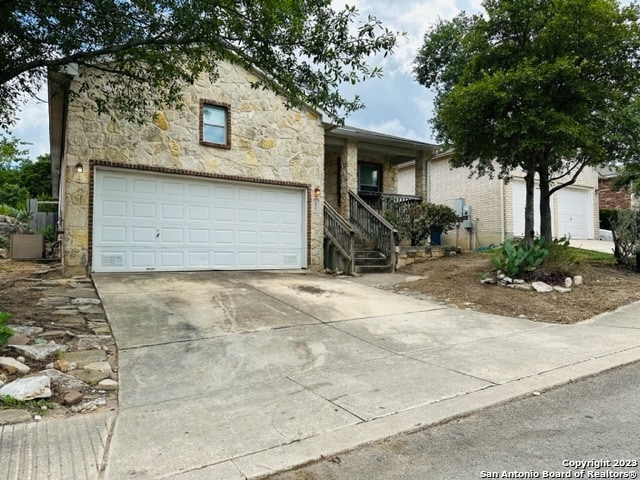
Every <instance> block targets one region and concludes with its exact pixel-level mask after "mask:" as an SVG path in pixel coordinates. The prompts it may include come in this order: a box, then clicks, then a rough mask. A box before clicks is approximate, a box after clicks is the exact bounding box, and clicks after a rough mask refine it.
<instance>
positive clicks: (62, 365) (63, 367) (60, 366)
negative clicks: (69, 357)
mask: <svg viewBox="0 0 640 480" xmlns="http://www.w3.org/2000/svg"><path fill="white" fill-rule="evenodd" d="M53 368H55V369H56V370H59V371H61V372H63V373H66V372H68V371H69V362H67V361H66V360H64V359H62V358H60V359H58V360H56V361H55V362H53Z"/></svg>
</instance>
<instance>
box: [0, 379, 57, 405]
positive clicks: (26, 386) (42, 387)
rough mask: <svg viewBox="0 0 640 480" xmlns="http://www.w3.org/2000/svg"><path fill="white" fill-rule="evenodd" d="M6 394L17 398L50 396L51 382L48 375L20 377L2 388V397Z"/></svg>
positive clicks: (28, 398)
mask: <svg viewBox="0 0 640 480" xmlns="http://www.w3.org/2000/svg"><path fill="white" fill-rule="evenodd" d="M6 395H8V396H10V397H11V398H15V399H16V400H33V399H36V398H49V397H50V396H51V382H50V380H49V377H47V376H46V375H38V376H35V377H24V378H19V379H17V380H14V381H13V382H9V383H7V384H6V385H4V386H3V387H2V388H0V397H3V396H6Z"/></svg>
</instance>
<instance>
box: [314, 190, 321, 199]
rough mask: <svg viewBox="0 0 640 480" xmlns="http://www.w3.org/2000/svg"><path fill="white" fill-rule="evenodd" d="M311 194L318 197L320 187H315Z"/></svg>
mask: <svg viewBox="0 0 640 480" xmlns="http://www.w3.org/2000/svg"><path fill="white" fill-rule="evenodd" d="M313 196H314V197H315V198H320V187H316V188H315V190H314V191H313Z"/></svg>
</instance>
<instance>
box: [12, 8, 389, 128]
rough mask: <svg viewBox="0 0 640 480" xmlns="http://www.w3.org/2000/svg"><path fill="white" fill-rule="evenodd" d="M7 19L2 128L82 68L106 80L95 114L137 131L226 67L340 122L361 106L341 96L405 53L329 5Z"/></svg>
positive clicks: (39, 11)
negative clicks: (387, 58) (377, 61)
mask: <svg viewBox="0 0 640 480" xmlns="http://www.w3.org/2000/svg"><path fill="white" fill-rule="evenodd" d="M0 16H1V18H2V27H1V28H2V30H1V32H2V33H1V35H0V65H2V66H3V67H2V70H1V71H0V127H3V128H7V127H10V126H11V125H13V124H14V123H15V121H16V113H17V110H18V109H19V107H20V106H21V105H22V104H23V103H24V102H25V101H26V100H28V99H29V98H30V97H32V96H35V95H37V93H38V92H39V90H40V88H41V87H42V86H43V84H44V82H45V81H46V77H47V69H53V70H59V71H64V69H65V67H67V66H70V65H73V64H77V65H80V66H84V67H88V68H90V69H92V70H93V72H94V73H96V72H97V73H98V74H101V75H103V77H104V82H105V83H103V86H102V87H101V88H100V89H97V90H96V89H94V90H92V92H91V95H92V99H93V100H94V102H95V104H96V108H97V110H98V111H99V112H101V113H104V112H107V111H109V110H110V109H115V110H116V111H118V112H119V113H121V114H122V115H123V116H124V117H125V118H127V119H129V120H139V119H140V118H142V117H143V116H144V115H146V114H148V112H149V111H151V110H152V109H156V108H158V107H161V106H164V105H172V106H179V105H180V101H181V92H182V88H183V86H184V83H185V82H187V83H192V82H194V81H195V79H196V78H197V77H198V76H199V75H201V74H203V73H206V74H208V75H210V76H211V77H212V78H215V75H216V64H217V63H218V62H219V61H221V60H227V61H231V62H233V63H236V64H240V65H242V66H244V67H247V68H254V69H257V70H258V71H261V72H263V73H265V76H264V78H263V79H262V80H261V81H260V83H259V84H257V85H256V87H258V86H262V87H266V88H271V89H277V90H278V91H281V92H284V93H285V96H286V97H287V100H288V102H289V104H290V105H294V106H300V105H302V104H308V105H311V106H313V107H318V108H322V109H323V110H324V111H326V112H327V113H328V114H329V115H331V116H332V117H334V118H335V119H340V118H341V116H342V115H345V114H348V113H349V112H350V111H353V110H355V109H358V108H361V107H362V104H361V102H360V100H359V99H358V98H357V97H355V98H352V99H346V98H344V97H343V96H342V95H341V94H340V93H339V91H338V87H339V85H340V84H342V83H344V82H350V83H356V82H359V81H361V80H365V79H367V78H370V77H375V76H379V75H380V74H381V69H380V68H379V67H377V66H374V67H372V66H370V65H369V64H368V60H369V57H370V56H372V55H377V54H384V55H386V54H388V53H390V52H391V51H392V49H393V47H394V46H395V42H396V35H395V34H394V33H392V32H390V31H389V30H388V29H386V28H383V27H382V25H381V24H380V22H379V21H378V20H377V19H376V18H374V17H368V18H367V19H366V20H365V21H362V22H360V23H357V18H358V14H357V11H356V10H355V8H352V7H345V9H343V10H341V11H335V10H333V9H332V7H331V0H262V1H252V0H131V1H121V0H70V1H52V0H38V1H35V0H5V1H2V2H0ZM113 74H115V75H113ZM80 80H82V79H80ZM88 86H89V85H88V84H84V85H83V87H81V89H83V88H84V89H85V90H86V89H87V88H88ZM72 94H73V93H72Z"/></svg>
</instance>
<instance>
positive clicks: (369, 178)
mask: <svg viewBox="0 0 640 480" xmlns="http://www.w3.org/2000/svg"><path fill="white" fill-rule="evenodd" d="M358 191H359V192H381V191H382V165H376V164H373V163H359V164H358Z"/></svg>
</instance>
